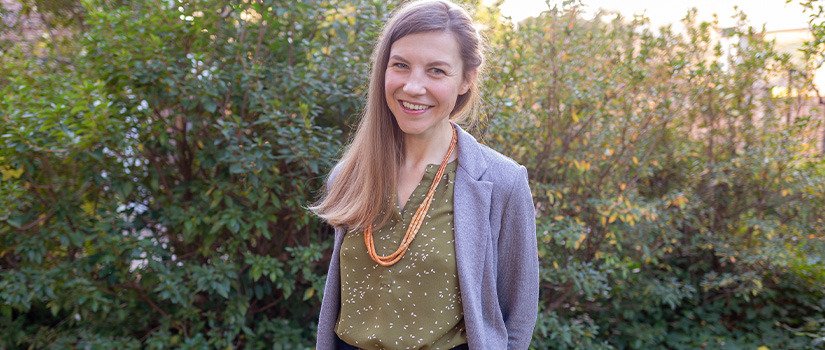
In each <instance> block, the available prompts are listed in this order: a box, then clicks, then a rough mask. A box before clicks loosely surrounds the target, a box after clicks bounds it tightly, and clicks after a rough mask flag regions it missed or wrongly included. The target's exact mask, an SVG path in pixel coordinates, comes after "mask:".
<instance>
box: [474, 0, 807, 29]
mask: <svg viewBox="0 0 825 350" xmlns="http://www.w3.org/2000/svg"><path fill="white" fill-rule="evenodd" d="M493 2H494V0H484V3H485V4H490V3H493ZM549 3H550V5H551V6H553V5H555V4H558V5H559V6H561V3H562V0H550V1H549ZM582 3H583V4H584V5H585V6H587V7H588V13H591V14H592V13H593V12H595V10H596V9H598V8H603V9H610V10H616V11H619V12H620V13H622V14H624V15H625V16H632V15H634V14H642V13H644V14H645V15H646V16H647V17H649V18H650V21H651V24H652V25H653V26H654V27H658V26H663V25H667V24H675V25H674V29H677V28H676V26H678V25H679V24H678V23H679V21H680V20H681V19H682V18H684V17H685V14H686V13H687V11H688V9H690V8H691V7H696V8H697V10H698V13H697V15H698V19H699V20H700V21H701V20H705V21H710V20H711V19H712V15H713V14H714V13H716V14H718V15H719V24H720V26H721V27H723V28H724V27H731V26H733V25H734V24H735V23H736V21H735V20H733V19H731V16H733V15H734V14H735V13H736V12H735V11H734V6H738V7H739V9H741V10H742V11H744V12H745V14H746V15H747V16H748V21H749V22H750V25H752V26H754V27H756V28H761V26H762V25H763V24H765V28H766V29H767V30H768V31H774V30H785V29H800V28H807V27H808V24H807V23H808V21H807V14H803V13H802V6H800V5H799V4H798V2H797V1H796V0H795V1H794V2H792V3H790V4H786V3H785V0H687V1H674V0H612V1H611V0H582ZM546 9H547V1H545V0H505V1H504V4H503V5H502V6H501V10H502V12H503V14H504V15H506V16H512V18H513V21H515V22H518V21H520V20H522V19H524V18H526V17H530V16H535V15H536V14H538V13H540V12H541V11H543V10H546Z"/></svg>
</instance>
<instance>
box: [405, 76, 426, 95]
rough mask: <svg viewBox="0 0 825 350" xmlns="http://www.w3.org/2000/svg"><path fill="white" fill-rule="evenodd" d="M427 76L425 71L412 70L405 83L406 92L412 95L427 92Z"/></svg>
mask: <svg viewBox="0 0 825 350" xmlns="http://www.w3.org/2000/svg"><path fill="white" fill-rule="evenodd" d="M426 78H427V77H426V76H425V74H424V72H420V71H413V72H411V73H410V75H409V76H408V77H407V81H406V82H405V83H404V93H406V94H408V95H411V96H420V95H423V94H425V93H427V89H426Z"/></svg>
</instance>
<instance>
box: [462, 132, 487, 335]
mask: <svg viewBox="0 0 825 350" xmlns="http://www.w3.org/2000/svg"><path fill="white" fill-rule="evenodd" d="M456 130H457V131H458V169H457V170H456V177H455V185H454V187H453V214H454V215H455V216H454V217H453V222H454V227H455V257H456V265H457V267H458V282H459V285H460V287H461V297H462V300H463V303H464V304H463V305H464V314H465V315H472V314H479V313H480V312H481V310H480V305H481V304H480V303H481V299H482V297H481V295H480V293H481V281H482V279H483V277H484V262H485V259H486V256H487V253H486V251H487V248H488V244H489V242H490V240H491V231H490V230H491V228H490V201H491V196H492V192H493V183H492V182H489V181H485V180H482V179H481V176H482V174H484V172H485V171H486V170H487V161H486V160H485V158H484V153H483V149H482V148H481V147H482V146H481V145H480V144H479V143H478V142H476V140H475V138H473V137H472V136H471V135H470V134H468V133H466V132H465V131H464V130H461V128H460V127H458V125H456ZM465 322H466V323H467V327H468V329H469V327H480V325H476V320H475V319H469V318H468V319H465ZM474 329H476V328H474ZM478 329H480V328H478Z"/></svg>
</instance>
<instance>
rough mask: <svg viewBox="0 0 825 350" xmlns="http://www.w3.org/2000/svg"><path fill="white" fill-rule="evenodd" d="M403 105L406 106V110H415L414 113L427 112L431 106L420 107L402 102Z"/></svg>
mask: <svg viewBox="0 0 825 350" xmlns="http://www.w3.org/2000/svg"><path fill="white" fill-rule="evenodd" d="M401 105H402V106H404V108H406V109H410V110H413V111H421V110H425V109H428V108H430V106H427V105H419V104H415V103H409V102H407V101H401Z"/></svg>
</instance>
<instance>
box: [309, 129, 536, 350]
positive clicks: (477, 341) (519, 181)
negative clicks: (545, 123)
mask: <svg viewBox="0 0 825 350" xmlns="http://www.w3.org/2000/svg"><path fill="white" fill-rule="evenodd" d="M456 128H457V129H458V168H457V170H456V177H455V185H454V187H453V188H454V194H453V202H454V215H455V216H454V225H455V250H456V264H457V265H458V282H459V288H460V290H461V301H462V304H463V309H464V310H463V311H464V324H465V326H466V329H467V342H468V345H469V347H470V349H495V350H499V349H527V348H528V346H529V345H530V340H531V339H532V336H533V328H534V327H535V324H536V316H537V314H538V301H539V300H538V299H539V261H538V251H537V246H536V220H535V209H534V207H533V197H532V195H531V193H530V187H529V185H528V182H527V169H526V168H524V167H523V166H521V165H519V164H518V163H516V162H515V161H513V160H512V159H510V158H507V157H505V156H503V155H501V154H500V153H498V152H496V151H494V150H492V149H490V148H489V147H486V146H483V145H481V144H479V143H478V142H477V141H476V140H475V138H473V136H472V135H470V134H468V133H467V132H465V131H464V130H462V129H461V128H459V127H458V126H457V125H456ZM332 177H334V172H333V175H331V176H330V178H332ZM345 233H346V231H345V230H344V229H343V228H340V227H338V228H336V229H335V245H334V247H333V250H332V259H331V260H330V265H329V273H328V274H327V281H326V286H325V287H324V297H323V301H322V303H321V315H320V318H319V320H318V339H317V343H316V348H317V349H318V350H328V349H335V348H336V343H337V339H336V335H335V323H336V322H337V320H338V312H339V309H340V304H341V290H340V288H341V287H340V286H341V278H340V275H339V273H340V266H339V262H340V260H339V255H340V249H341V242H342V241H343V239H344V234H345Z"/></svg>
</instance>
